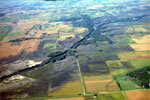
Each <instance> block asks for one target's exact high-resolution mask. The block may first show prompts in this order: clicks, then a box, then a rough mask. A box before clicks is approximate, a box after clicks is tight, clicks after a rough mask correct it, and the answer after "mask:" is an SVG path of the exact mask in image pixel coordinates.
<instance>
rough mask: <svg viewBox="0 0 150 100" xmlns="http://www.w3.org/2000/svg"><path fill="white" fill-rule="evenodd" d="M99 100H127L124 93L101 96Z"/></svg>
mask: <svg viewBox="0 0 150 100" xmlns="http://www.w3.org/2000/svg"><path fill="white" fill-rule="evenodd" d="M98 98H99V100H126V99H125V98H124V96H123V94H122V93H109V94H99V95H98Z"/></svg>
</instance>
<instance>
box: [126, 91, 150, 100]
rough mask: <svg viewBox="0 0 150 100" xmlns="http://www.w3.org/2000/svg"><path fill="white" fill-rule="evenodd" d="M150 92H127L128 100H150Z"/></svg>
mask: <svg viewBox="0 0 150 100" xmlns="http://www.w3.org/2000/svg"><path fill="white" fill-rule="evenodd" d="M149 94H150V91H149V90H132V91H127V92H125V95H126V97H127V99H128V100H149Z"/></svg>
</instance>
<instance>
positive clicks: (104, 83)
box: [84, 75, 120, 93]
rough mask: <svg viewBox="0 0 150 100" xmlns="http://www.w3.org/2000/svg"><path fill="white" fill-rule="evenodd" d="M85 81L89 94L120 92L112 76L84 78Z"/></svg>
mask: <svg viewBox="0 0 150 100" xmlns="http://www.w3.org/2000/svg"><path fill="white" fill-rule="evenodd" d="M84 81H85V86H86V90H87V92H88V93H97V92H99V93H100V92H118V91H120V89H119V87H118V85H117V83H116V82H115V80H114V79H113V77H112V76H111V75H103V76H88V77H84Z"/></svg>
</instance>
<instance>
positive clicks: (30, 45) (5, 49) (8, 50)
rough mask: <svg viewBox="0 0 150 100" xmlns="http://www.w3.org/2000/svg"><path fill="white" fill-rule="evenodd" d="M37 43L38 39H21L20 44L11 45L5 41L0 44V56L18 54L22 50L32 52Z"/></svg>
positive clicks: (5, 56)
mask: <svg viewBox="0 0 150 100" xmlns="http://www.w3.org/2000/svg"><path fill="white" fill-rule="evenodd" d="M39 43H40V41H39V40H28V41H23V42H21V44H20V45H11V43H10V42H5V43H3V44H1V46H0V58H7V57H9V56H16V55H18V54H20V53H21V52H22V51H23V50H24V51H26V52H33V51H35V50H36V49H37V47H38V45H39Z"/></svg>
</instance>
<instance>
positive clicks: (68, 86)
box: [49, 79, 82, 96]
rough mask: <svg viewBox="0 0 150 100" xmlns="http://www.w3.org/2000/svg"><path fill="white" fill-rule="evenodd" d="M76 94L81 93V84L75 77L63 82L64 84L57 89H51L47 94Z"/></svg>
mask: <svg viewBox="0 0 150 100" xmlns="http://www.w3.org/2000/svg"><path fill="white" fill-rule="evenodd" d="M74 87H76V88H74ZM76 94H82V85H81V81H80V79H75V80H72V81H69V82H67V83H64V85H63V86H60V87H59V88H58V89H56V90H54V91H53V90H52V91H51V92H50V93H49V96H62V95H76Z"/></svg>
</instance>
